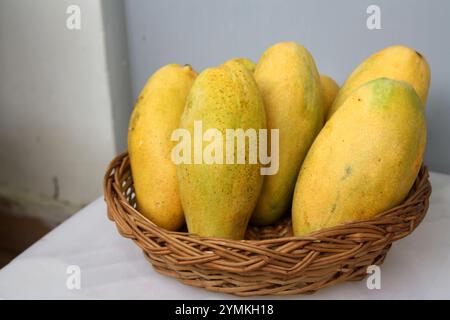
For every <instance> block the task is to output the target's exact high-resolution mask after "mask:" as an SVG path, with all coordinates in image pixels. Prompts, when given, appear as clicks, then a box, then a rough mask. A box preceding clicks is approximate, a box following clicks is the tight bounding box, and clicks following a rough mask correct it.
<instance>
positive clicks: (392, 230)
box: [104, 153, 431, 296]
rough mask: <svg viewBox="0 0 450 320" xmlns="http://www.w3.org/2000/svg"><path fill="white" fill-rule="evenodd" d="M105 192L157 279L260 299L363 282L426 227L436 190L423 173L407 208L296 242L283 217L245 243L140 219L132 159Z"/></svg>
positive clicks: (114, 170) (121, 159)
mask: <svg viewBox="0 0 450 320" xmlns="http://www.w3.org/2000/svg"><path fill="white" fill-rule="evenodd" d="M104 192H105V201H106V203H107V207H108V217H109V218H110V219H111V220H114V221H115V223H116V225H117V228H118V230H119V232H120V234H121V235H122V236H124V237H126V238H130V239H132V240H133V241H134V242H135V243H136V244H137V245H138V246H139V247H141V248H142V250H143V251H144V254H145V257H146V258H147V259H148V260H149V261H150V263H151V264H152V265H153V267H154V268H155V269H156V270H157V271H158V272H160V273H162V274H165V275H168V276H171V277H175V278H177V279H179V280H180V281H182V282H183V283H185V284H188V285H192V286H196V287H203V288H205V289H207V290H211V291H218V292H224V293H230V294H235V295H239V296H257V295H290V294H300V293H312V292H314V291H316V290H318V289H321V288H324V287H327V286H330V285H333V284H336V283H340V282H343V281H348V280H361V279H363V278H364V277H365V275H366V269H367V266H369V265H373V264H375V265H379V264H381V263H382V262H383V260H384V258H385V256H386V253H387V252H388V250H389V248H390V246H391V244H392V242H394V241H396V240H398V239H401V238H403V237H405V236H407V235H409V234H410V233H411V232H412V231H413V230H414V229H415V228H416V227H417V225H418V224H419V223H420V222H421V221H422V219H423V217H424V216H425V214H426V212H427V209H428V201H429V196H430V194H431V185H430V182H429V181H428V171H427V169H426V167H424V166H423V167H422V168H421V170H420V172H419V175H418V177H417V179H416V181H415V184H414V186H413V188H412V190H411V191H410V194H409V195H408V197H407V199H406V200H405V201H404V202H403V204H401V205H399V206H397V207H396V208H393V209H391V210H389V211H386V212H384V213H382V214H380V215H379V216H377V217H376V218H375V219H372V220H369V221H362V222H354V223H349V224H345V225H342V226H338V227H333V228H328V229H323V230H320V231H317V232H314V233H312V234H310V235H309V236H304V237H293V236H292V229H291V224H290V219H288V218H286V219H284V220H282V221H280V222H279V224H277V225H275V226H270V227H262V228H257V227H249V229H248V230H247V234H246V239H247V240H241V241H236V240H225V239H217V238H205V237H198V236H195V235H192V234H189V233H187V232H170V231H167V230H165V229H162V228H160V227H158V226H156V225H155V224H154V223H152V222H151V221H149V220H148V219H147V218H145V217H144V216H143V215H141V214H140V213H139V212H138V211H137V210H136V209H135V208H136V202H135V195H134V191H133V181H132V178H131V173H130V165H129V158H128V155H127V153H124V154H122V155H119V156H117V157H116V158H115V159H114V160H113V161H112V162H111V163H110V165H109V168H108V170H107V171H106V174H105V179H104Z"/></svg>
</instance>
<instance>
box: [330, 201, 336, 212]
mask: <svg viewBox="0 0 450 320" xmlns="http://www.w3.org/2000/svg"><path fill="white" fill-rule="evenodd" d="M335 211H336V203H333V205H332V206H331V213H334V212H335Z"/></svg>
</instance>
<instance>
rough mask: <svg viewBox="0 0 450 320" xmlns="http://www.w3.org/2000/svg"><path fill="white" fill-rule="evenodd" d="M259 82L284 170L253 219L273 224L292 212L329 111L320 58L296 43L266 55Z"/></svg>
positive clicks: (268, 182) (267, 185)
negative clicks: (309, 156) (297, 186)
mask: <svg viewBox="0 0 450 320" xmlns="http://www.w3.org/2000/svg"><path fill="white" fill-rule="evenodd" d="M254 77H255V80H256V83H257V84H258V87H259V89H260V91H261V94H262V97H263V100H264V107H265V109H266V115H267V126H268V129H279V170H278V173H277V174H275V175H270V176H266V177H265V179H264V185H263V188H262V191H261V195H260V197H259V200H258V204H257V206H256V209H255V211H254V213H253V215H252V223H254V224H258V225H267V224H272V223H274V222H275V221H276V220H278V219H279V218H280V217H281V216H282V215H283V214H284V213H285V212H286V211H288V210H289V206H290V204H291V200H292V194H293V191H294V187H295V181H296V179H297V175H298V172H299V170H300V166H301V164H302V162H303V158H304V157H305V155H306V153H307V151H308V149H309V147H310V146H311V144H312V142H313V140H314V138H315V137H316V135H317V133H318V132H319V130H320V129H321V128H322V125H323V119H324V106H323V97H322V91H321V85H320V77H319V73H318V71H317V67H316V64H315V62H314V59H313V58H312V56H311V54H310V53H309V52H308V50H306V49H305V48H304V47H302V46H300V45H298V44H297V43H295V42H281V43H278V44H275V45H274V46H272V47H270V48H269V49H268V50H267V51H266V52H264V53H263V55H262V56H261V58H260V60H259V62H258V64H257V66H256V70H255V73H254ZM272 156H273V155H272Z"/></svg>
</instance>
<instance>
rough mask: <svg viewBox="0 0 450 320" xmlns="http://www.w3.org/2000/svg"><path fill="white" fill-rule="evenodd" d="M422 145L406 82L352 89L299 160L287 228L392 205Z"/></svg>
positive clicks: (419, 115)
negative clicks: (291, 224) (304, 156)
mask: <svg viewBox="0 0 450 320" xmlns="http://www.w3.org/2000/svg"><path fill="white" fill-rule="evenodd" d="M425 144H426V122H425V115H424V108H423V105H422V102H421V101H420V98H419V97H418V96H417V94H416V92H415V91H414V89H413V87H411V86H410V85H409V84H408V83H406V82H403V81H396V80H390V79H386V78H381V79H377V80H373V81H371V82H368V83H366V84H364V85H363V86H361V87H360V88H358V89H357V90H355V91H354V92H353V93H352V94H351V95H350V96H349V97H348V99H347V100H346V101H345V102H344V104H343V105H342V106H341V108H339V110H338V111H337V112H336V114H335V115H334V116H333V117H332V118H331V119H330V120H329V121H328V122H327V123H326V124H325V126H324V128H323V129H322V131H321V132H320V134H319V135H318V136H317V138H316V140H315V141H314V143H313V145H312V146H311V149H310V150H309V153H308V155H307V157H306V159H305V161H304V162H303V166H302V169H301V171H300V174H299V177H298V180H297V184H296V187H295V193H294V200H293V208H292V223H293V230H294V234H295V235H297V236H302V235H305V234H308V233H310V232H313V231H316V230H319V229H321V228H325V227H332V226H336V225H340V224H344V223H346V222H352V221H360V220H365V219H370V218H372V217H374V216H376V215H377V214H379V213H381V212H383V211H385V210H388V209H391V208H392V207H394V206H396V205H398V204H400V203H401V202H402V201H403V200H404V198H405V197H406V196H407V194H408V192H409V190H410V189H411V187H412V185H413V183H414V180H415V178H416V176H417V174H418V171H419V169H420V165H421V163H422V160H423V154H424V150H425Z"/></svg>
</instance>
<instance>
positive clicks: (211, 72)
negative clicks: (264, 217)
mask: <svg viewBox="0 0 450 320" xmlns="http://www.w3.org/2000/svg"><path fill="white" fill-rule="evenodd" d="M194 121H202V126H203V132H206V131H207V130H208V129H209V128H216V129H218V130H220V131H221V132H222V136H223V139H225V130H226V129H238V128H242V129H244V130H247V129H249V128H253V129H255V130H256V131H257V132H258V131H259V129H265V128H266V118H265V111H264V105H263V101H262V98H261V95H260V93H259V91H258V87H257V86H256V83H255V81H254V79H253V77H252V75H251V73H250V72H249V71H248V70H247V69H246V68H245V67H244V66H243V65H242V64H241V63H238V62H236V61H230V62H227V63H225V64H224V65H222V66H220V67H217V68H209V69H206V70H204V71H203V72H202V73H200V75H199V76H198V77H197V79H196V81H195V83H194V85H193V87H192V89H191V92H190V94H189V97H188V99H187V103H186V107H185V111H184V114H183V116H182V119H181V125H180V127H181V128H184V129H187V130H188V131H189V132H190V134H191V137H192V139H193V137H194V129H193V128H194ZM208 143H209V142H204V143H203V147H205V146H206V145H208ZM225 145H226V144H225V141H224V142H223V146H224V149H225ZM235 149H236V144H235ZM248 153H249V152H248V148H246V159H248ZM191 154H192V157H194V156H193V155H194V144H193V143H192V145H191ZM235 154H236V150H235ZM223 156H224V157H223V159H224V160H223V164H205V163H203V164H179V165H177V175H178V181H179V187H180V194H181V202H182V205H183V208H184V212H185V217H186V223H187V227H188V231H189V232H190V233H193V234H197V235H199V236H205V237H217V238H227V239H243V238H244V234H245V231H246V229H247V224H248V221H249V219H250V215H251V213H252V211H253V209H254V207H255V205H256V201H257V199H258V196H259V193H260V191H261V186H262V183H263V176H262V175H261V174H260V169H261V165H260V164H259V162H258V163H257V164H249V163H248V161H247V162H246V163H245V164H227V163H226V162H225V150H224V152H223Z"/></svg>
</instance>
